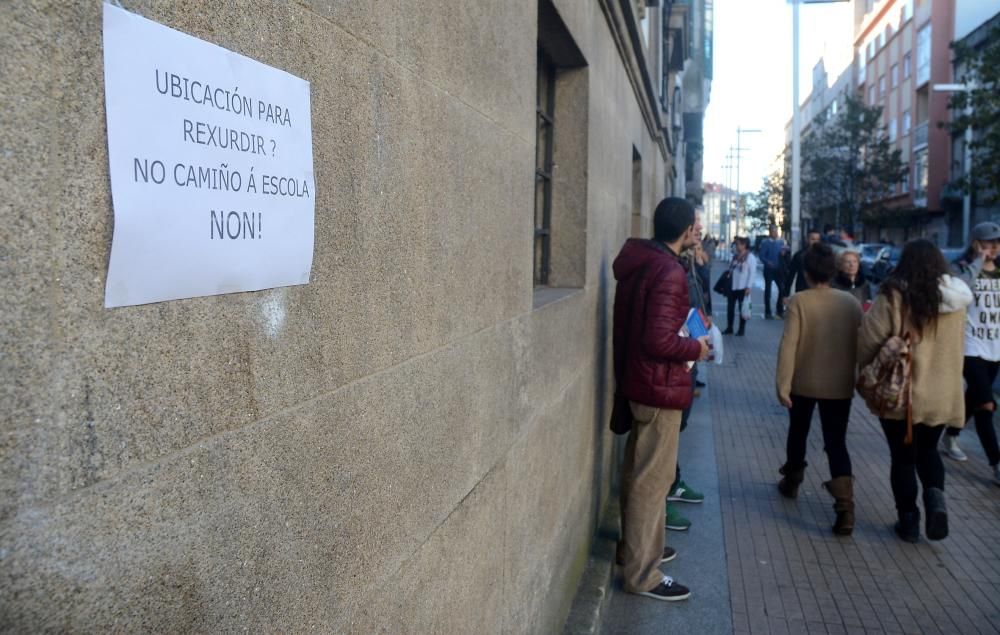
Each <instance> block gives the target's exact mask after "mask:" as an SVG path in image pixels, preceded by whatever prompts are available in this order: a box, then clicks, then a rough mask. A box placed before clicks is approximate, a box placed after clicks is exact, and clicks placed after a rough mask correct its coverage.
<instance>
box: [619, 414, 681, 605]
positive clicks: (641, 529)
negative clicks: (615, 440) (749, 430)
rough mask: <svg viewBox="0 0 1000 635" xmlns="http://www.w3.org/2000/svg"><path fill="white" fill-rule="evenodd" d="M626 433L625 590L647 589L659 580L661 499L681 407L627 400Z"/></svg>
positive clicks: (672, 464) (673, 458)
mask: <svg viewBox="0 0 1000 635" xmlns="http://www.w3.org/2000/svg"><path fill="white" fill-rule="evenodd" d="M631 406H632V419H633V421H632V431H631V432H630V433H629V435H628V441H626V443H625V461H624V463H622V493H621V512H622V517H621V521H622V541H621V544H620V548H621V556H622V560H623V561H624V568H623V573H624V578H625V590H626V591H632V592H638V591H650V590H652V589H654V588H656V585H658V584H659V583H660V582H661V581H662V580H663V573H662V572H661V571H660V559H661V558H662V556H663V545H664V542H665V538H664V524H665V522H666V516H665V506H664V503H665V501H666V498H667V492H668V490H669V489H670V484H671V483H673V481H674V472H675V471H676V470H677V442H678V440H679V437H680V431H681V411H680V410H665V409H662V408H653V407H652V406H644V405H642V404H639V403H636V402H634V401H633V402H631Z"/></svg>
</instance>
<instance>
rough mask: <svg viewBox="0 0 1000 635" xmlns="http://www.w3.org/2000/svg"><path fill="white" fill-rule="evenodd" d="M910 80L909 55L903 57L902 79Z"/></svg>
mask: <svg viewBox="0 0 1000 635" xmlns="http://www.w3.org/2000/svg"><path fill="white" fill-rule="evenodd" d="M909 78H910V54H909V53H907V54H906V55H904V56H903V79H909Z"/></svg>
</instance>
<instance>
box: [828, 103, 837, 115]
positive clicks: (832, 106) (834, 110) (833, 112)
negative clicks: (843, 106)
mask: <svg viewBox="0 0 1000 635" xmlns="http://www.w3.org/2000/svg"><path fill="white" fill-rule="evenodd" d="M830 114H831V115H833V116H834V117H836V116H837V100H836V99H834V100H833V103H832V104H830Z"/></svg>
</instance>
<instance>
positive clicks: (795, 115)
mask: <svg viewBox="0 0 1000 635" xmlns="http://www.w3.org/2000/svg"><path fill="white" fill-rule="evenodd" d="M849 1H850V0H790V2H791V3H792V246H793V247H794V248H796V249H797V248H798V246H799V245H801V244H802V242H801V241H802V190H801V178H802V174H801V172H802V152H801V150H802V138H801V137H802V131H801V129H802V118H801V116H800V114H799V4H801V3H805V4H825V3H828V2H849Z"/></svg>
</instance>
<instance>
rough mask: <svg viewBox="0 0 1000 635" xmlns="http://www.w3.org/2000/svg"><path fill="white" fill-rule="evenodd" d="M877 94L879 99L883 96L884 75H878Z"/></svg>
mask: <svg viewBox="0 0 1000 635" xmlns="http://www.w3.org/2000/svg"><path fill="white" fill-rule="evenodd" d="M878 96H879V99H881V98H882V97H885V75H880V76H879V78H878Z"/></svg>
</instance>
